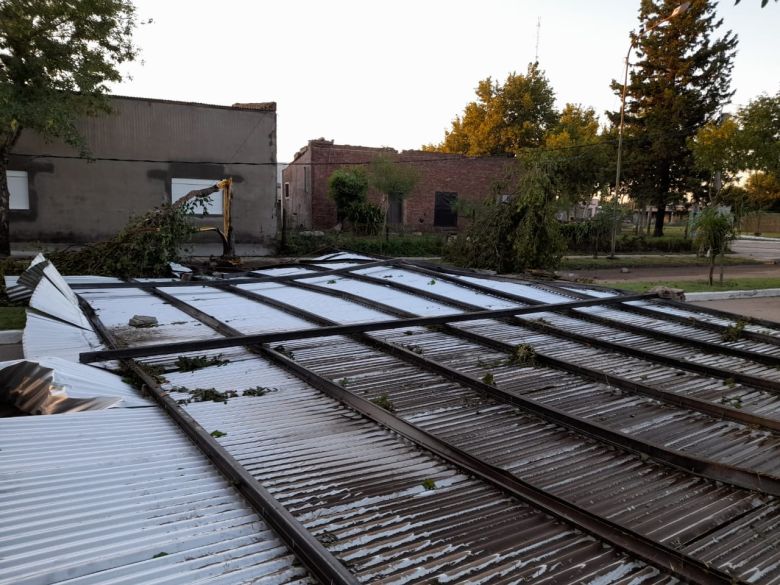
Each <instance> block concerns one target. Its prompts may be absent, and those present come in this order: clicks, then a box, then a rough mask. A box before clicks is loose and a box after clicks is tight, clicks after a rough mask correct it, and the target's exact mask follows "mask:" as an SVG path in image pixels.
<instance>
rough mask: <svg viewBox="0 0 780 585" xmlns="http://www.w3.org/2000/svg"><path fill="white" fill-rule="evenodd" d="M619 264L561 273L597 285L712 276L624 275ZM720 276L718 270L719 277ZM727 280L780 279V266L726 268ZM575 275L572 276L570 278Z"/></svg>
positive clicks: (682, 272) (696, 271)
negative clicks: (606, 281)
mask: <svg viewBox="0 0 780 585" xmlns="http://www.w3.org/2000/svg"><path fill="white" fill-rule="evenodd" d="M620 268H621V267H620V264H619V261H618V264H617V268H588V269H584V270H567V271H565V272H562V273H561V276H563V277H564V278H592V279H593V283H594V284H598V283H599V281H605V280H609V281H616V282H652V281H656V280H671V281H674V280H705V279H706V278H707V275H708V273H709V269H708V268H707V267H706V266H666V267H655V268H653V267H647V268H645V267H642V268H631V272H628V273H622V272H620ZM718 274H719V272H718V268H716V269H715V277H716V278H717V275H718ZM723 274H724V278H725V279H729V278H738V277H739V278H761V277H775V278H780V264H746V265H737V266H726V267H725V270H724V273H723ZM570 275H571V276H570Z"/></svg>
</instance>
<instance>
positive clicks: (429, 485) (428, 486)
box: [421, 479, 436, 491]
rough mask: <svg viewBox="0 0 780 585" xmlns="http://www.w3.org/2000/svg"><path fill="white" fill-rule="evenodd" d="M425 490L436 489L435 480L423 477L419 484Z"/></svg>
mask: <svg viewBox="0 0 780 585" xmlns="http://www.w3.org/2000/svg"><path fill="white" fill-rule="evenodd" d="M421 485H422V486H423V487H424V488H425V489H426V490H427V491H431V490H435V489H436V482H435V481H433V480H432V479H424V480H423V482H422V484H421Z"/></svg>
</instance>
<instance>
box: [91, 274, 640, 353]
mask: <svg viewBox="0 0 780 585" xmlns="http://www.w3.org/2000/svg"><path fill="white" fill-rule="evenodd" d="M157 286H158V287H161V288H167V287H168V285H167V284H160V283H158V284H157ZM209 286H214V287H216V288H223V289H224V288H225V287H230V286H232V285H230V284H226V283H219V284H216V283H211V284H210V285H209ZM654 296H655V295H651V294H640V295H630V296H625V297H614V298H608V299H588V300H584V301H575V302H573V303H565V304H566V305H567V306H569V307H572V308H574V307H590V306H594V305H604V304H607V305H608V304H612V303H617V302H622V301H623V300H637V301H638V300H643V299H648V298H653V297H654ZM544 307H545V309H543V310H549V307H556V305H544ZM539 312H540V308H539V307H517V308H511V309H498V310H486V311H475V312H472V313H454V314H451V315H436V316H433V317H414V318H409V319H388V320H386V321H375V322H372V323H358V324H354V325H337V326H333V327H315V328H312V329H302V330H298V331H281V332H276V333H260V334H256V335H241V336H231V337H225V338H223V339H203V340H198V341H182V342H175V343H160V344H155V345H147V346H144V347H133V348H123V349H112V350H103V351H88V352H83V353H81V354H79V361H80V362H81V363H94V362H100V361H106V360H114V359H127V358H136V357H149V356H155V355H165V354H169V353H184V352H189V351H203V350H208V349H223V348H226V347H237V346H241V345H247V344H249V345H252V344H256V343H273V342H276V341H288V340H293V339H306V338H315V337H327V336H329V335H350V334H352V333H362V332H366V331H380V330H382V329H402V328H404V327H415V326H427V325H440V324H442V323H456V322H457V323H460V322H464V321H477V320H480V319H497V318H500V317H506V316H511V315H524V314H529V313H539Z"/></svg>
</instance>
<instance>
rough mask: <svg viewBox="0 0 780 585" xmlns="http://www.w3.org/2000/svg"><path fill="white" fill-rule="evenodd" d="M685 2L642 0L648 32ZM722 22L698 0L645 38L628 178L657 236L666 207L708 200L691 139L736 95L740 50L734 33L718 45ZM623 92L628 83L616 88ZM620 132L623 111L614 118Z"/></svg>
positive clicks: (628, 129)
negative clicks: (652, 217)
mask: <svg viewBox="0 0 780 585" xmlns="http://www.w3.org/2000/svg"><path fill="white" fill-rule="evenodd" d="M678 4H679V2H678V0H642V3H641V6H640V10H639V21H640V30H643V29H649V28H651V27H653V25H654V24H655V23H657V22H659V20H662V19H664V18H668V17H669V16H670V15H671V13H672V12H673V11H674V9H675V8H677V6H678ZM721 24H722V20H718V19H716V17H715V3H714V2H712V1H710V0H692V1H691V2H690V3H689V7H688V9H687V10H686V11H685V12H682V13H681V14H678V15H677V16H676V17H675V18H672V19H670V20H669V21H668V22H667V23H666V24H665V25H660V26H658V27H657V28H655V29H654V30H653V31H651V32H649V33H647V34H643V35H639V36H637V35H636V34H635V33H632V35H633V38H634V40H635V42H636V47H637V55H638V61H637V62H636V65H635V67H634V69H633V70H632V73H631V77H630V80H629V83H628V88H627V98H626V116H625V135H626V138H627V140H626V144H625V145H624V148H625V150H626V157H625V161H626V162H625V166H624V177H625V180H626V183H627V185H628V187H629V190H630V194H631V196H632V197H635V198H639V199H642V198H644V199H647V200H649V201H650V202H651V203H652V204H654V205H656V206H657V208H658V211H659V212H658V213H657V214H656V223H655V230H654V235H655V236H661V235H663V220H664V213H663V212H664V209H665V208H666V204H667V203H668V202H671V201H673V200H675V199H680V198H682V197H683V196H684V195H686V194H688V193H693V194H694V196H696V197H699V196H702V195H704V194H706V191H705V190H704V189H703V186H702V183H703V181H702V179H703V174H702V172H701V171H700V170H698V169H696V167H695V166H694V164H693V155H692V153H691V150H690V148H689V146H688V142H687V141H688V139H689V138H690V137H692V136H694V135H695V134H696V132H697V131H698V129H699V128H701V127H702V126H704V124H706V123H707V122H711V121H713V120H715V119H716V117H717V115H718V113H719V112H720V109H721V108H722V106H723V105H724V104H726V103H728V101H729V99H730V98H731V96H732V95H733V92H732V91H731V90H730V83H731V70H732V68H733V58H734V54H735V47H736V44H737V38H736V36H735V35H734V34H733V33H731V32H730V31H727V32H726V33H725V34H723V36H721V37H718V38H715V36H714V35H715V34H716V32H717V31H718V29H719V28H720V26H721ZM612 88H613V90H614V91H615V92H616V93H618V94H619V93H620V92H621V90H622V84H620V83H618V82H615V81H613V82H612ZM609 117H610V120H611V121H612V123H613V125H617V124H618V121H619V119H620V113H619V112H612V113H610V114H609Z"/></svg>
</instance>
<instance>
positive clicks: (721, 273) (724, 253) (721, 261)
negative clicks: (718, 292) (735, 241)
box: [720, 249, 726, 286]
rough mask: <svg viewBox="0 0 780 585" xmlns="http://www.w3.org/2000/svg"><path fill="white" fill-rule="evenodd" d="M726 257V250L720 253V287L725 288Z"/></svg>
mask: <svg viewBox="0 0 780 585" xmlns="http://www.w3.org/2000/svg"><path fill="white" fill-rule="evenodd" d="M725 255H726V250H725V249H724V250H723V251H722V252H721V253H720V285H721V286H723V262H724V261H725V258H724V256H725Z"/></svg>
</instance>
